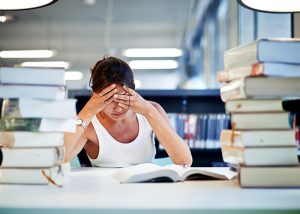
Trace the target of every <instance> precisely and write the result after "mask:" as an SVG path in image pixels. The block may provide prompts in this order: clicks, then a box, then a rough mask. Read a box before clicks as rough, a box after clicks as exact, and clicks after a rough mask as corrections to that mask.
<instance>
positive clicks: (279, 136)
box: [220, 129, 297, 147]
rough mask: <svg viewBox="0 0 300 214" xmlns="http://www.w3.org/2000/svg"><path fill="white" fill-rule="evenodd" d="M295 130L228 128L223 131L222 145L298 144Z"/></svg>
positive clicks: (263, 145) (266, 145)
mask: <svg viewBox="0 0 300 214" xmlns="http://www.w3.org/2000/svg"><path fill="white" fill-rule="evenodd" d="M295 134H296V133H295V130H242V131H240V130H234V131H233V130H226V129H223V130H222V131H221V136H220V141H221V146H237V147H276V146H296V145H297V142H296V137H295Z"/></svg>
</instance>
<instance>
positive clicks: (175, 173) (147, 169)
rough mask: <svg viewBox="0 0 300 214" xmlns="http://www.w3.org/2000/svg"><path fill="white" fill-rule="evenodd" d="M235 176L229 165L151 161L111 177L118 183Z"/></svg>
mask: <svg viewBox="0 0 300 214" xmlns="http://www.w3.org/2000/svg"><path fill="white" fill-rule="evenodd" d="M235 176H236V173H235V172H232V171H231V170H229V167H183V166H180V165H175V164H171V165H166V166H163V167H162V166H158V165H156V164H152V163H144V164H138V165H134V166H129V167H125V168H121V169H118V170H116V171H115V172H114V173H113V174H112V177H114V178H115V179H116V180H118V181H119V182H120V183H136V182H159V181H164V182H165V181H169V182H177V181H186V180H209V179H220V180H230V179H233V178H234V177H235Z"/></svg>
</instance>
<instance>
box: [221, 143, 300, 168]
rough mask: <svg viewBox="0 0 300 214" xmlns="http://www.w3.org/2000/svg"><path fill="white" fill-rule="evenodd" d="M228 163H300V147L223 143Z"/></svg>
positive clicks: (276, 164)
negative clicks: (244, 145) (247, 145)
mask: <svg viewBox="0 0 300 214" xmlns="http://www.w3.org/2000/svg"><path fill="white" fill-rule="evenodd" d="M221 150H222V156H223V160H224V162H226V163H230V164H234V165H246V166H278V165H299V161H298V149H297V147H296V146H291V147H284V146H282V147H279V146H278V147H240V146H227V145H221Z"/></svg>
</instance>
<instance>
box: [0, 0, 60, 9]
mask: <svg viewBox="0 0 300 214" xmlns="http://www.w3.org/2000/svg"><path fill="white" fill-rule="evenodd" d="M56 1H57V0H1V1H0V10H24V9H31V8H38V7H44V6H47V5H50V4H53V3H55V2H56Z"/></svg>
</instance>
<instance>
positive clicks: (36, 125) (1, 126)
mask: <svg viewBox="0 0 300 214" xmlns="http://www.w3.org/2000/svg"><path fill="white" fill-rule="evenodd" d="M0 130H1V131H31V132H75V131H76V119H75V118H67V119H52V118H1V119H0Z"/></svg>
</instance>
